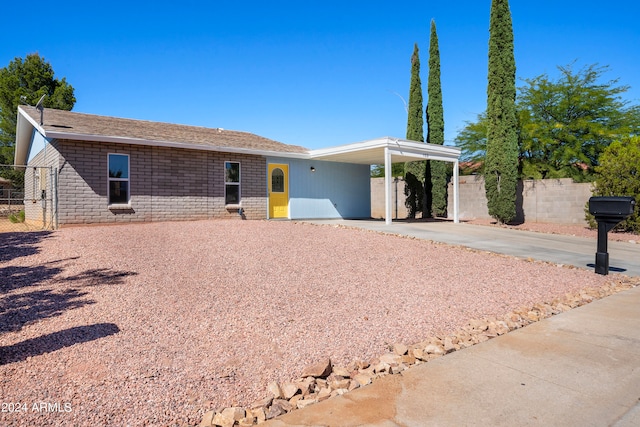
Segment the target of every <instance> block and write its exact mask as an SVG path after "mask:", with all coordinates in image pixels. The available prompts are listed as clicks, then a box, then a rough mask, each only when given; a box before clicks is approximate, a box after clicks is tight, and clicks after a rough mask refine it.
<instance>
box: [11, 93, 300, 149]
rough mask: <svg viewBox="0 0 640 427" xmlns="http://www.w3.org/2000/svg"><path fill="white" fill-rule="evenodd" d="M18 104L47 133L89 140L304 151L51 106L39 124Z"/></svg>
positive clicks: (246, 136) (222, 132) (233, 134)
mask: <svg viewBox="0 0 640 427" xmlns="http://www.w3.org/2000/svg"><path fill="white" fill-rule="evenodd" d="M19 108H20V109H21V110H22V111H24V112H25V113H26V114H27V115H28V116H29V117H30V118H31V119H32V120H33V122H32V123H33V124H34V125H37V126H39V127H40V128H41V129H42V130H43V131H44V133H45V135H46V136H51V137H58V138H60V137H64V138H66V139H74V140H90V141H96V140H102V139H104V140H110V139H113V138H121V139H132V140H139V141H140V142H143V141H149V142H157V143H163V142H164V143H178V144H186V145H193V144H195V145H202V146H203V148H205V147H212V148H213V147H215V148H224V147H228V148H236V149H249V150H258V151H274V152H282V153H307V152H308V150H307V149H306V148H304V147H300V146H297V145H287V144H283V143H281V142H278V141H274V140H272V139H268V138H264V137H261V136H258V135H254V134H252V133H248V132H240V131H234V130H226V129H221V128H205V127H199V126H186V125H178V124H171V123H162V122H150V121H145V120H133V119H123V118H118V117H108V116H98V115H94V114H84V113H76V112H72V111H64V110H56V109H51V108H45V109H44V114H43V118H44V119H43V124H42V125H40V111H38V110H36V108H35V107H31V106H28V105H21V106H20V107H19ZM123 142H124V141H123Z"/></svg>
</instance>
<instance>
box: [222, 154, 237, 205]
mask: <svg viewBox="0 0 640 427" xmlns="http://www.w3.org/2000/svg"><path fill="white" fill-rule="evenodd" d="M224 203H225V205H239V204H240V162H224Z"/></svg>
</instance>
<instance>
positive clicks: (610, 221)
mask: <svg viewBox="0 0 640 427" xmlns="http://www.w3.org/2000/svg"><path fill="white" fill-rule="evenodd" d="M635 204H636V201H635V199H634V198H633V197H591V198H590V199H589V213H591V215H593V216H594V217H595V218H596V221H597V222H598V251H597V252H596V273H598V274H604V275H607V274H609V253H608V252H607V233H608V232H609V230H611V229H612V228H613V227H615V226H616V225H617V224H618V223H619V222H620V221H622V220H624V219H625V218H627V217H628V216H630V215H632V214H633V209H634V207H635Z"/></svg>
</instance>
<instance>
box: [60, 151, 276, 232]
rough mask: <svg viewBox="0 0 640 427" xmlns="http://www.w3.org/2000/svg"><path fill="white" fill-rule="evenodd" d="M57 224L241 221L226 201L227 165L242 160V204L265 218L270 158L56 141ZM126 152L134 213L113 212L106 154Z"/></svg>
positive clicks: (256, 216)
mask: <svg viewBox="0 0 640 427" xmlns="http://www.w3.org/2000/svg"><path fill="white" fill-rule="evenodd" d="M55 145H56V147H57V149H58V151H59V152H60V161H59V170H60V172H59V179H58V181H59V189H60V191H59V194H60V195H59V201H58V202H59V208H58V212H59V223H60V224H61V225H64V224H82V223H111V222H132V221H138V222H143V221H168V220H172V221H174V220H194V219H208V218H238V219H239V218H240V216H239V215H238V212H237V209H227V208H226V207H225V203H224V162H225V161H236V162H240V175H241V205H242V208H243V209H244V213H245V217H246V218H247V219H263V218H266V216H267V212H266V209H267V199H266V173H265V171H266V160H265V159H264V158H263V157H260V156H251V155H245V154H233V153H219V152H206V151H199V150H187V149H176V148H166V147H147V146H139V145H122V144H109V143H93V142H82V143H78V142H75V141H57V142H56V143H55ZM109 153H118V154H128V155H129V156H130V157H129V163H130V184H129V185H130V192H131V209H125V210H122V209H109V207H108V200H107V186H108V181H107V155H108V154H109Z"/></svg>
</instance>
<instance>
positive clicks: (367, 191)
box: [267, 157, 371, 219]
mask: <svg viewBox="0 0 640 427" xmlns="http://www.w3.org/2000/svg"><path fill="white" fill-rule="evenodd" d="M267 162H268V163H285V164H288V165H289V216H290V218H291V219H308V218H316V219H321V218H324V219H327V218H370V217H371V180H370V167H369V165H359V164H351V163H336V162H326V161H325V162H323V161H314V160H298V159H287V158H278V157H273V158H271V157H270V158H268V159H267ZM312 167H313V168H314V169H315V171H313V172H312V171H311V168H312Z"/></svg>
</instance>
